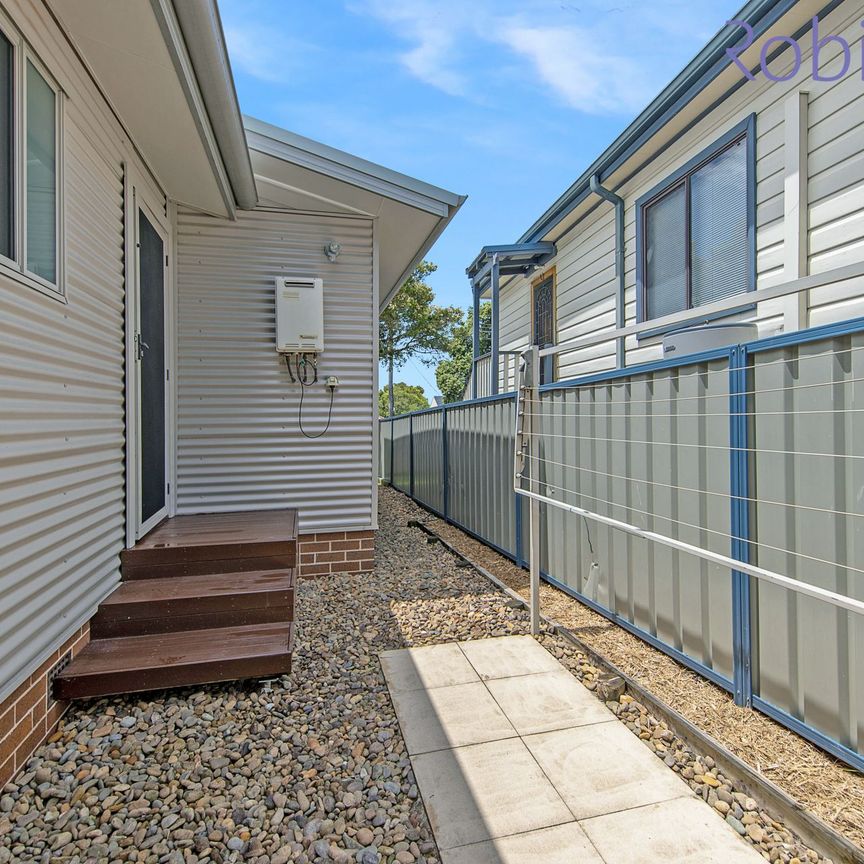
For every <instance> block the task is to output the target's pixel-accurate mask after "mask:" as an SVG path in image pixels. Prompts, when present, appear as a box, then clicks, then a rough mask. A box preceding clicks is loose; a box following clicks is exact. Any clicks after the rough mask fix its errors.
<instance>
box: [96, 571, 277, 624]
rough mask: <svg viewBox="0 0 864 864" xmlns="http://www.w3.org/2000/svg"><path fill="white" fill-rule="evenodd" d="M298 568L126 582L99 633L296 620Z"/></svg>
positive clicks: (105, 606) (101, 616) (106, 606)
mask: <svg viewBox="0 0 864 864" xmlns="http://www.w3.org/2000/svg"><path fill="white" fill-rule="evenodd" d="M293 610H294V570H293V569H291V568H288V569H279V570H247V571H241V572H232V573H216V574H207V575H199V576H174V577H172V578H159V579H136V580H131V581H127V582H121V583H120V585H118V586H117V588H116V589H115V590H114V592H113V593H112V594H111V595H110V596H108V597H107V598H106V599H105V600H103V601H102V603H101V604H100V606H99V609H98V610H97V612H96V615H95V616H94V617H93V618H92V620H91V621H90V635H91V637H92V638H94V639H101V638H108V637H113V636H138V635H144V634H146V633H166V632H169V631H171V630H200V629H208V628H213V627H229V626H231V625H233V624H237V625H240V624H265V623H273V622H278V621H291V620H292V619H293Z"/></svg>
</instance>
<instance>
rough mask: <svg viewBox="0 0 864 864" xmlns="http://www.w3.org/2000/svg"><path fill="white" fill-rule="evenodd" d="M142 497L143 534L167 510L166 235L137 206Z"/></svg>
mask: <svg viewBox="0 0 864 864" xmlns="http://www.w3.org/2000/svg"><path fill="white" fill-rule="evenodd" d="M138 302H139V317H138V321H139V330H138V337H137V346H136V348H137V354H138V367H139V371H138V374H139V382H140V384H139V390H138V392H139V394H140V397H139V398H140V409H139V412H138V416H139V429H140V435H139V442H140V452H139V460H138V464H139V470H140V474H139V490H140V491H139V500H140V519H139V528H138V535H139V536H142V535H143V534H146V533H147V531H149V530H150V529H151V528H152V527H153V526H154V525H156V524H157V523H158V522H160V521H161V520H162V518H164V516H166V515H167V512H168V510H167V502H168V497H167V495H168V489H167V479H168V478H167V473H168V472H167V460H166V454H167V446H166V411H165V406H166V390H167V384H166V380H165V369H166V363H165V239H164V238H163V236H162V234H161V233H160V232H159V231H158V230H157V229H156V228H155V227H154V225H153V223H152V222H151V221H150V220H149V219H148V218H147V216H146V214H145V213H144V211H143V210H141V209H140V208H139V210H138Z"/></svg>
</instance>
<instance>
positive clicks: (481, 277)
mask: <svg viewBox="0 0 864 864" xmlns="http://www.w3.org/2000/svg"><path fill="white" fill-rule="evenodd" d="M554 255H555V244H554V243H548V242H545V241H539V242H537V243H506V244H502V245H498V246H484V247H483V248H482V249H481V250H480V254H479V255H478V256H477V257H476V258H475V259H474V260H473V261H472V262H471V266H470V267H468V269H467V270H466V271H465V272H466V273H467V274H468V278H469V279H470V280H471V284H472V285H473V286H474V290H475V291H476V292H478V294H483V293H484V292H485V291H486V290H487V289H488V288H489V287H490V284H491V280H492V265H493V263H497V265H498V275H499V276H515V275H521V274H525V273H530V272H531V271H532V270H535V269H536V268H537V267H541V266H542V265H543V264H545V263H546V262H547V261H549V260H550V259H551V258H552V257H554Z"/></svg>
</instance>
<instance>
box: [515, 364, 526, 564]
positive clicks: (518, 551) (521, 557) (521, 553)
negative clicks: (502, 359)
mask: <svg viewBox="0 0 864 864" xmlns="http://www.w3.org/2000/svg"><path fill="white" fill-rule="evenodd" d="M516 362H517V369H516V373H515V377H516V379H518V376H519V369H518V362H519V361H518V360H517V361H516ZM516 384H517V387H518V380H517V382H516ZM513 409H514V411H515V413H516V429H517V433H516V442H515V445H516V446H517V447H518V446H519V438H518V435H519V433H518V429H519V397H518V396H517V397H516V398H515V399H514V400H513ZM513 508H514V509H513V522H514V525H513V530H514V531H515V532H516V542H515V543H514V544H513V548H514V552H515V555H516V566H517V567H523V566H524V565H525V550H524V549H523V548H522V496H521V495H520V494H519V493H518V492H514V493H513Z"/></svg>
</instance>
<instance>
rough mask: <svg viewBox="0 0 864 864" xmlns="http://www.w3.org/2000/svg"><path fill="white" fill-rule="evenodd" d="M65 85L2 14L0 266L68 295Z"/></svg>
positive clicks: (26, 279) (0, 68) (37, 283)
mask: <svg viewBox="0 0 864 864" xmlns="http://www.w3.org/2000/svg"><path fill="white" fill-rule="evenodd" d="M61 110H62V99H61V94H60V91H59V88H58V87H57V85H56V84H55V83H54V81H53V80H52V79H51V76H50V75H49V74H48V72H47V71H46V70H45V68H44V67H43V66H42V65H41V63H40V62H39V60H38V59H37V58H36V56H35V55H34V54H33V52H32V51H31V50H30V49H29V47H28V46H27V44H26V43H25V42H24V40H23V39H22V38H21V37H20V36H19V35H18V34H17V33H16V32H15V31H14V30H13V29H12V28H11V27H10V26H9V25H7V24H6V23H5V21H3V20H2V19H0V268H2V270H3V271H4V272H6V273H7V274H8V273H13V274H18V275H20V276H21V277H22V278H23V279H24V280H25V281H27V282H29V283H30V284H33V285H35V286H37V287H40V288H45V289H48V290H50V291H52V292H56V293H58V294H62V293H63V280H62V275H63V274H62V266H61V264H62V256H61V239H62V238H61V194H60V190H61V164H60V163H61V158H60V157H61V147H60V132H61V119H62V117H61Z"/></svg>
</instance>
